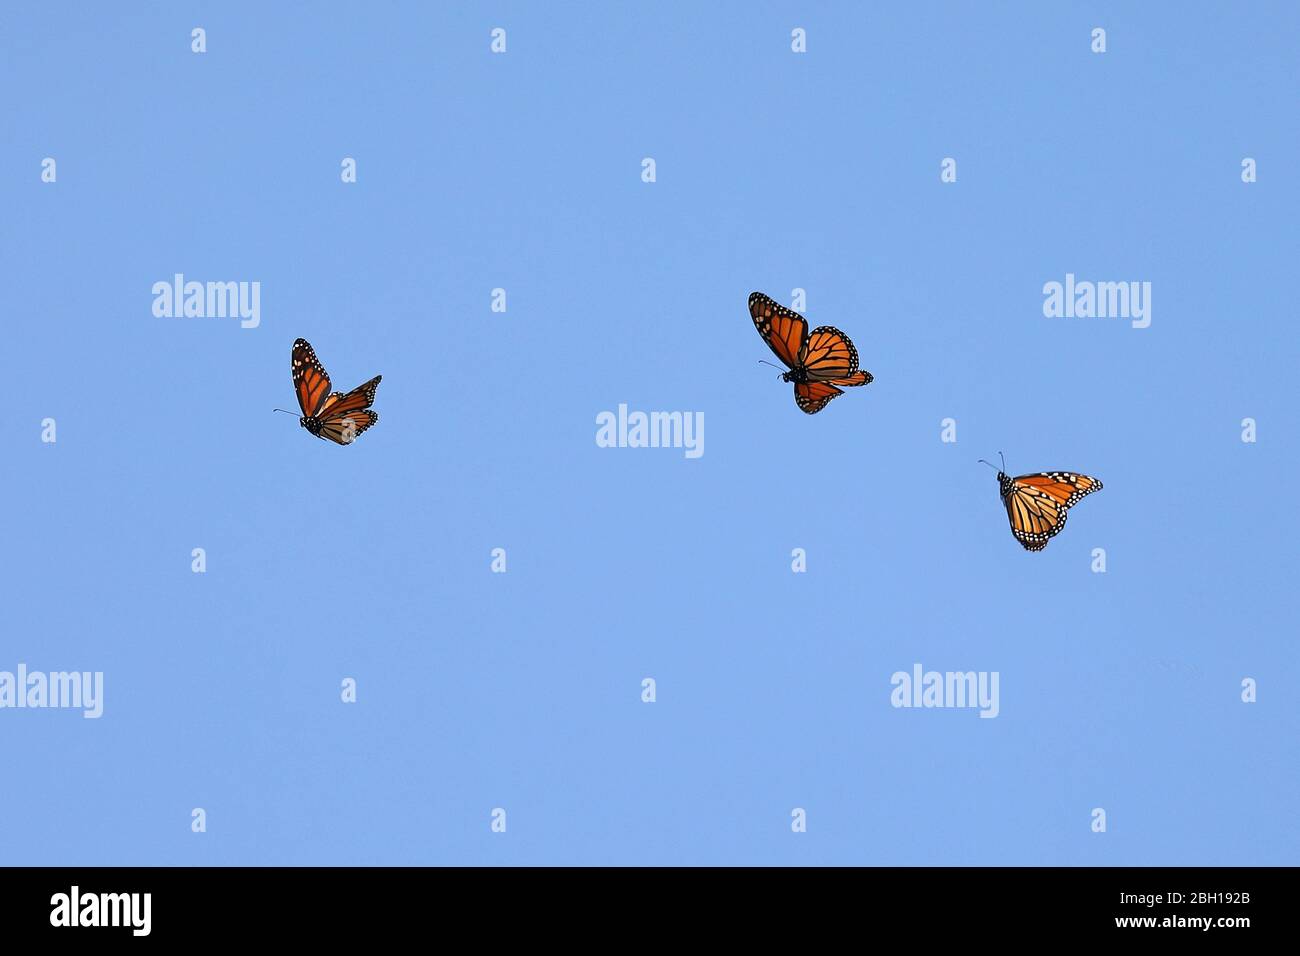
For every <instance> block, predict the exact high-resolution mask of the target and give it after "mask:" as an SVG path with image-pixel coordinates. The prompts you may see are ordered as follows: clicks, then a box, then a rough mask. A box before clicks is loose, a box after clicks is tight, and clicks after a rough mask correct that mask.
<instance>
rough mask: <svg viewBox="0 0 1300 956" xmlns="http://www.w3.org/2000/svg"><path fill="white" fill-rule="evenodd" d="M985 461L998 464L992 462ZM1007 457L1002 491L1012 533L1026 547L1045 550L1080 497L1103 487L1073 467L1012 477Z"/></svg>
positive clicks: (1002, 471) (1000, 473)
mask: <svg viewBox="0 0 1300 956" xmlns="http://www.w3.org/2000/svg"><path fill="white" fill-rule="evenodd" d="M999 455H1001V453H1000V452H999ZM980 461H981V462H983V463H984V464H986V465H988V466H989V467H990V468H992V467H994V466H993V465H991V464H989V462H987V461H984V459H983V458H981V459H980ZM1005 469H1006V461H1005V459H1004V460H1003V463H1002V468H1001V469H999V470H998V494H999V495H1001V496H1002V503H1003V504H1004V505H1005V506H1006V509H1007V519H1008V520H1009V521H1010V522H1011V533H1012V534H1013V535H1015V538H1016V540H1017V541H1019V542H1020V543H1021V544H1022V545H1024V547H1025V550H1026V551H1042V550H1043V549H1044V548H1045V547H1047V542H1048V541H1049V540H1050V539H1051V538H1053V537H1055V536H1056V535H1057V534H1059V533H1060V531H1061V529H1062V528H1064V527H1065V516H1066V513H1067V512H1068V511H1069V510H1070V508H1071V507H1072V506H1073V505H1074V504H1075V503H1076V502H1078V500H1079V499H1080V498H1083V497H1085V496H1087V495H1090V494H1092V493H1093V492H1094V491H1100V490H1101V482H1100V481H1098V480H1097V479H1096V478H1089V477H1088V476H1087V475H1079V474H1076V473H1074V472H1072V471H1040V472H1037V473H1036V474H1032V475H1021V476H1020V477H1019V478H1011V477H1009V476H1008V475H1007V474H1006V472H1005Z"/></svg>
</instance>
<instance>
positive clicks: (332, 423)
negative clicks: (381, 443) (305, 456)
mask: <svg viewBox="0 0 1300 956" xmlns="http://www.w3.org/2000/svg"><path fill="white" fill-rule="evenodd" d="M377 421H379V413H378V412H375V411H372V410H371V409H368V408H365V409H359V410H355V411H350V412H346V413H344V414H342V415H335V414H333V413H331V414H330V415H329V417H328V418H326V419H325V420H324V421H323V422H322V423H321V429H320V437H321V438H328V439H329V440H330V441H332V442H337V443H338V444H340V445H350V444H352V443H353V442H354V441H356V440H357V436H358V435H360V434H361V433H362V432H363V431H365V430H366V429H367V428H369V427H370V426H371V425H373V424H375V422H377Z"/></svg>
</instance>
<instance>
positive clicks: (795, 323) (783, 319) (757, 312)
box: [749, 292, 808, 369]
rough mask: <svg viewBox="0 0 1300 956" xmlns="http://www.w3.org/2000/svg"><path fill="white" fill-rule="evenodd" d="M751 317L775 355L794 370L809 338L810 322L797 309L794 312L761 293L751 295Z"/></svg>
mask: <svg viewBox="0 0 1300 956" xmlns="http://www.w3.org/2000/svg"><path fill="white" fill-rule="evenodd" d="M749 316H750V318H752V319H753V320H754V327H755V328H756V329H758V334H759V335H761V336H763V341H764V342H766V343H767V345H768V348H770V349H771V350H772V351H773V352H774V353H776V357H777V358H779V359H780V360H781V361H782V362H784V363H785V367H786V368H790V369H793V368H795V367H796V366H797V365H798V364H799V356H800V354H801V353H802V352H803V348H804V344H805V343H806V342H807V341H808V323H807V322H806V321H805V320H804V317H803V316H802V315H800V314H799V313H798V312H791V311H790V310H789V309H787V308H786V307H785V306H783V305H781V304H780V303H779V302H776V301H774V300H772V299H770V298H768V297H767V296H765V295H763V293H761V292H755V293H754V294H753V295H751V296H750V297H749Z"/></svg>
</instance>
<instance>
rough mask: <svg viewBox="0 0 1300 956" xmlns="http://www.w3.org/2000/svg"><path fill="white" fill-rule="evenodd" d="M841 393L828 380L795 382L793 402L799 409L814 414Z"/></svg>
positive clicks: (841, 393)
mask: <svg viewBox="0 0 1300 956" xmlns="http://www.w3.org/2000/svg"><path fill="white" fill-rule="evenodd" d="M859 384H861V383H859ZM843 394H844V393H843V392H841V391H840V390H839V389H838V388H836V387H835V386H834V385H832V384H830V383H829V382H796V383H795V386H794V403H795V404H796V405H798V406H799V409H800V411H804V412H807V413H808V414H809V415H816V414H817V413H818V412H820V411H821V410H822V409H823V408H825V407H826V406H827V405H828V404H830V401H831V399H833V398H839V397H840V396H841V395H843Z"/></svg>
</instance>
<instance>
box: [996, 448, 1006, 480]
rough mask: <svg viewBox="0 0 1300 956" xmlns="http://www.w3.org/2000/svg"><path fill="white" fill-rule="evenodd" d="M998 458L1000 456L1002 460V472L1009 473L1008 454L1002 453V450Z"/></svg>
mask: <svg viewBox="0 0 1300 956" xmlns="http://www.w3.org/2000/svg"><path fill="white" fill-rule="evenodd" d="M998 458H1000V459H1001V460H1002V474H1004V475H1005V474H1006V473H1007V459H1006V456H1004V455H1003V454H1002V452H998Z"/></svg>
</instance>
